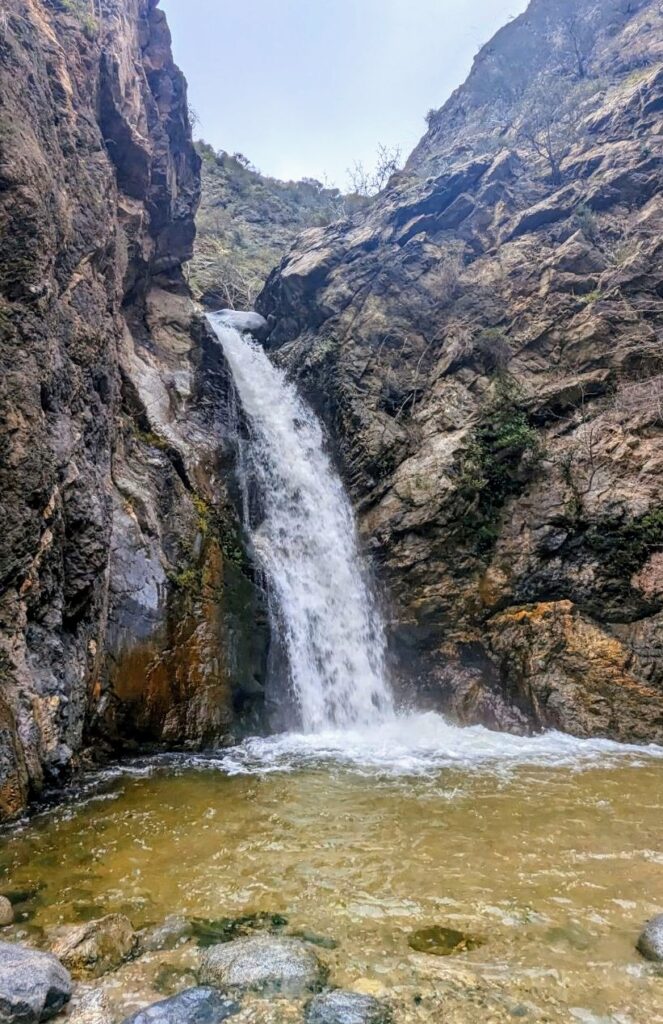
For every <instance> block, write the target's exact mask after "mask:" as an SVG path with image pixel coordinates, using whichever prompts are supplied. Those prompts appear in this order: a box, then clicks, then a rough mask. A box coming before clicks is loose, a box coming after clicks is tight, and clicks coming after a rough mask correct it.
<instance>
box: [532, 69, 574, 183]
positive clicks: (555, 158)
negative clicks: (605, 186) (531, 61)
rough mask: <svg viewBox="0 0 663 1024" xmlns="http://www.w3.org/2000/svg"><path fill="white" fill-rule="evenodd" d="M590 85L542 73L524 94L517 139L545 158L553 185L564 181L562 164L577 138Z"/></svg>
mask: <svg viewBox="0 0 663 1024" xmlns="http://www.w3.org/2000/svg"><path fill="white" fill-rule="evenodd" d="M590 91H593V90H590V89H586V88H585V89H582V88H579V87H578V86H576V88H575V89H574V88H569V81H568V79H564V78H561V77H560V76H559V75H542V76H540V77H539V78H538V79H537V80H536V81H535V82H534V83H533V84H532V85H531V86H530V88H529V89H528V91H527V93H526V95H525V101H524V112H523V116H522V119H521V121H520V125H519V126H518V130H517V138H518V141H519V142H520V143H521V144H522V145H524V146H526V147H527V148H528V149H530V150H531V151H532V152H533V153H535V154H536V155H537V156H539V157H541V158H542V159H544V160H545V161H546V162H547V164H548V166H549V168H550V175H551V178H552V181H553V184H554V185H561V183H562V170H561V164H562V161H563V160H564V157H565V156H567V155H568V153H569V152H570V151H571V148H572V147H573V144H574V142H575V141H576V139H577V138H578V134H579V125H580V122H581V120H582V116H583V112H582V105H583V102H584V101H585V100H586V99H587V98H588V95H589V93H590Z"/></svg>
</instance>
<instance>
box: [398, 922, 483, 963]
mask: <svg viewBox="0 0 663 1024" xmlns="http://www.w3.org/2000/svg"><path fill="white" fill-rule="evenodd" d="M407 941H408V945H409V946H410V947H411V949H414V950H416V952H417V953H430V954H431V955H432V956H451V955H452V954H454V953H467V952H469V951H470V950H471V949H476V948H477V947H478V946H483V944H484V940H483V939H480V938H478V937H477V936H476V935H466V934H465V933H464V932H458V931H456V929H455V928H443V927H442V926H440V925H434V926H433V927H432V928H420V929H419V931H416V932H412V934H411V935H410V937H409V938H408V940H407Z"/></svg>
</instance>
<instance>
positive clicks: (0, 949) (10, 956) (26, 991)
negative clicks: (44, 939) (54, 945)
mask: <svg viewBox="0 0 663 1024" xmlns="http://www.w3.org/2000/svg"><path fill="white" fill-rule="evenodd" d="M71 993H72V984H71V978H70V976H69V972H68V971H67V970H66V969H65V968H64V967H63V966H62V964H61V963H60V961H59V960H57V959H56V957H54V956H52V955H51V954H50V953H40V952H37V951H36V950H34V949H26V948H25V947H23V946H15V945H12V944H11V943H7V942H0V1020H1V1021H3V1022H6V1024H37V1022H38V1021H43V1020H48V1019H49V1017H54V1016H55V1014H56V1013H59V1012H60V1010H61V1009H62V1007H63V1006H64V1005H65V1004H66V1003H67V1002H68V1001H69V999H70V998H71Z"/></svg>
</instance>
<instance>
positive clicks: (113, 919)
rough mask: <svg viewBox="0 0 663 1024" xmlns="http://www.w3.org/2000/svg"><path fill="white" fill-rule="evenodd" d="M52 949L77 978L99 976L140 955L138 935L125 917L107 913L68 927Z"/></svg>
mask: <svg viewBox="0 0 663 1024" xmlns="http://www.w3.org/2000/svg"><path fill="white" fill-rule="evenodd" d="M51 950H52V952H53V953H54V954H55V955H56V956H57V957H58V959H59V960H61V961H62V963H63V964H65V966H66V967H68V968H69V970H71V971H73V973H74V974H75V975H76V976H78V977H81V976H83V977H84V976H92V977H99V976H100V975H102V974H106V972H107V971H112V970H115V968H116V967H119V966H120V964H122V963H124V961H125V960H128V959H129V958H130V957H132V956H133V955H134V954H135V953H136V952H137V950H138V936H137V935H136V933H135V932H134V930H133V928H132V926H131V921H130V920H129V919H128V918H127V917H125V916H124V914H108V915H107V916H106V917H101V918H99V920H97V921H87V922H86V923H85V924H80V925H72V926H71V927H66V928H65V929H64V930H63V931H62V933H61V934H60V935H59V936H58V937H57V939H56V940H55V941H54V943H53V945H52V946H51Z"/></svg>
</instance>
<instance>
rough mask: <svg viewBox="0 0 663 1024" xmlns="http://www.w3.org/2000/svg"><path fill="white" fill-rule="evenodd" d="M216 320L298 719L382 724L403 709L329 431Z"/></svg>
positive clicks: (323, 724)
mask: <svg viewBox="0 0 663 1024" xmlns="http://www.w3.org/2000/svg"><path fill="white" fill-rule="evenodd" d="M210 319H211V322H212V326H213V327H214V330H215V331H216V334H217V337H218V339H219V341H220V342H221V344H222V346H223V350H224V353H225V355H226V359H227V360H228V363H229V364H230V367H231V369H232V372H233V378H234V382H235V387H236V389H237V393H238V395H239V399H240V401H241V404H242V408H243V410H244V414H245V417H246V420H247V423H248V427H249V440H248V450H247V451H246V453H245V454H246V457H247V461H248V465H247V471H248V473H249V474H250V476H251V477H252V479H253V480H255V481H256V483H257V485H258V490H259V493H260V502H261V507H262V511H263V513H264V518H263V519H262V521H261V522H260V524H259V525H258V526H257V528H255V529H253V530H252V540H253V545H254V548H255V551H256V554H257V556H258V559H259V560H260V563H261V565H262V567H263V569H264V571H265V573H266V575H267V578H268V580H269V582H270V584H271V589H272V593H273V596H274V597H275V598H276V608H275V610H274V621H273V623H272V626H273V629H274V630H275V631H276V630H278V631H280V632H281V633H282V638H283V641H284V644H285V648H286V651H287V655H288V661H289V667H290V673H291V677H292V687H293V691H294V694H295V697H296V700H297V704H298V709H299V717H300V722H299V723H298V724H299V725H301V727H302V728H303V730H304V732H308V733H315V732H319V731H321V730H328V729H333V728H339V729H349V728H351V727H357V726H368V725H371V724H374V723H375V722H377V721H380V720H383V719H385V718H386V717H389V716H390V715H392V714H393V702H392V697H391V693H390V690H389V684H388V682H387V673H386V668H385V643H384V630H383V626H382V621H381V618H380V615H379V613H378V610H377V607H376V604H375V601H374V599H373V595H372V594H371V591H370V588H369V587H368V585H367V583H366V580H365V578H364V576H363V574H362V569H361V558H360V554H359V550H358V546H357V539H356V536H355V528H354V521H353V516H352V509H351V507H350V503H349V501H348V498H347V496H346V494H345V492H344V489H343V485H342V484H341V481H340V480H339V478H338V475H337V474H336V473H335V471H334V469H333V467H332V464H331V461H330V459H329V456H328V454H327V452H326V450H325V444H324V435H323V432H322V428H321V426H320V424H319V422H318V420H317V419H316V417H315V415H314V414H313V412H312V411H311V410H310V409H309V408H308V406H307V405H306V404H305V403H304V402H303V401H302V399H301V398H300V396H299V395H298V393H297V391H296V389H295V387H294V386H293V385H292V384H291V383H289V382H288V381H287V380H286V378H285V374H284V373H283V371H282V370H280V369H278V368H277V367H276V366H274V364H273V363H272V362H271V361H270V360H269V358H268V357H267V355H266V353H265V352H264V351H263V349H262V348H261V347H260V346H259V345H258V344H256V342H255V341H253V340H252V339H251V338H250V337H249V336H248V335H246V334H244V335H243V334H240V333H239V332H238V331H237V330H236V329H235V328H234V327H231V326H229V325H227V324H225V323H224V321H223V319H222V317H220V316H215V317H211V318H210ZM249 526H250V524H249Z"/></svg>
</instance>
